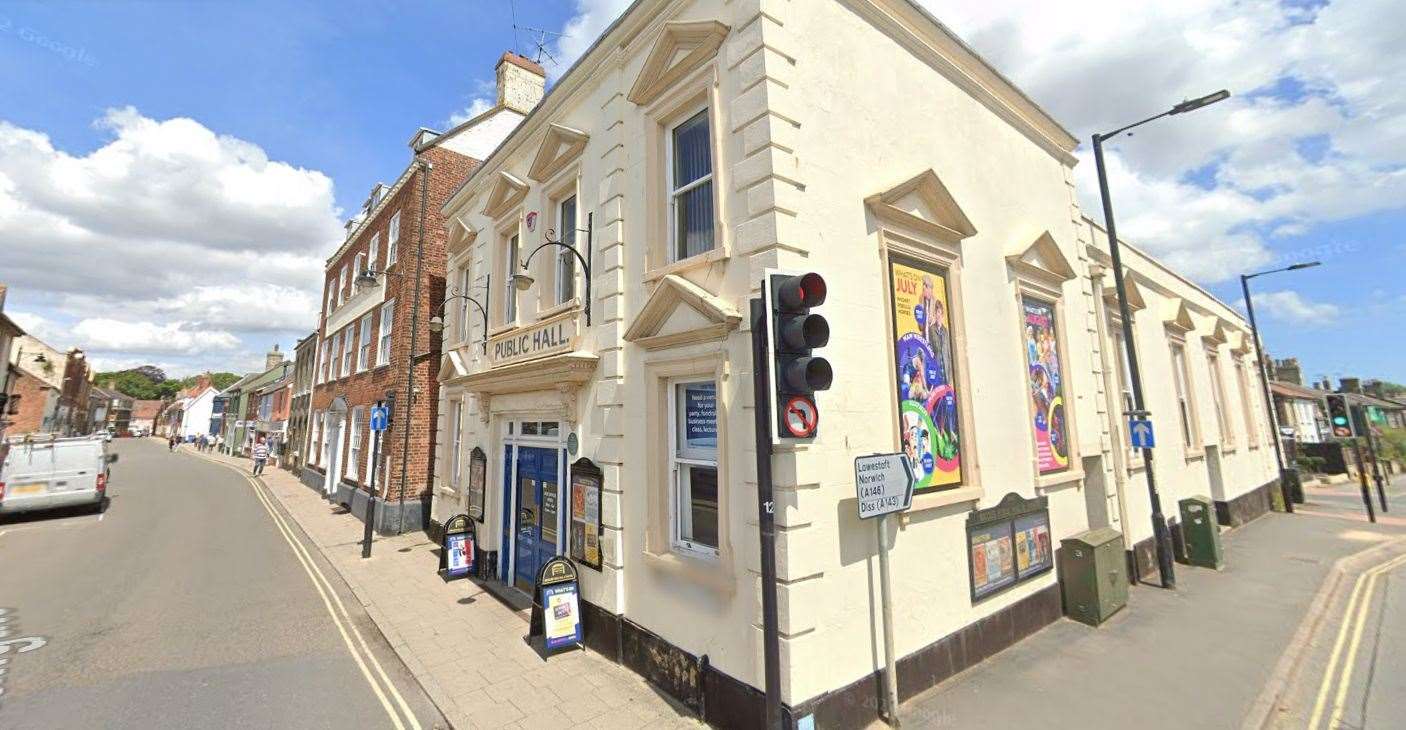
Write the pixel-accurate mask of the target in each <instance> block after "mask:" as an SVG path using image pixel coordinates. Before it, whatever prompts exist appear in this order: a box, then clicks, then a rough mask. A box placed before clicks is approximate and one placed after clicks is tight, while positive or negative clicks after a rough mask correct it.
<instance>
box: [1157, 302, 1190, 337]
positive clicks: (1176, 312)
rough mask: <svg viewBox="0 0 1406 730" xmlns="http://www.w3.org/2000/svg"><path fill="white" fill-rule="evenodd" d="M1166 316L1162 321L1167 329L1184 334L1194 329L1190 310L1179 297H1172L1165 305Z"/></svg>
mask: <svg viewBox="0 0 1406 730" xmlns="http://www.w3.org/2000/svg"><path fill="white" fill-rule="evenodd" d="M1166 311H1167V316H1166V318H1165V319H1163V320H1162V321H1163V323H1164V324H1166V325H1167V329H1169V330H1171V331H1173V332H1178V333H1180V334H1183V335H1184V334H1186V333H1188V332H1190V331H1192V330H1194V329H1196V321H1195V320H1193V319H1192V318H1191V311H1190V310H1188V309H1187V308H1186V302H1184V301H1182V300H1180V299H1173V300H1172V301H1171V302H1169V303H1168V305H1167V310H1166Z"/></svg>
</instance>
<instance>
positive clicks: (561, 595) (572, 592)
mask: <svg viewBox="0 0 1406 730" xmlns="http://www.w3.org/2000/svg"><path fill="white" fill-rule="evenodd" d="M533 593H534V600H533V602H532V623H531V627H530V628H529V635H537V634H541V636H542V643H543V647H544V648H545V649H546V652H547V653H548V654H550V653H552V652H555V651H558V650H560V649H563V648H567V647H573V646H575V647H581V648H583V649H584V648H585V644H583V643H582V642H583V641H584V639H585V633H584V631H583V629H582V627H581V597H580V583H579V582H578V575H577V573H576V565H575V564H573V563H572V562H571V559H570V558H567V557H565V556H560V555H559V556H557V557H555V558H552V559H551V560H548V561H547V562H546V563H544V564H543V565H542V569H541V570H539V571H538V572H537V587H536V590H535V591H533Z"/></svg>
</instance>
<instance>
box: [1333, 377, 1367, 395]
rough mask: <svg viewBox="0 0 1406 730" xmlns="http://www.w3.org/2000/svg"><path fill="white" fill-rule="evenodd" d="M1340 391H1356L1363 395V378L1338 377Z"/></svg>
mask: <svg viewBox="0 0 1406 730" xmlns="http://www.w3.org/2000/svg"><path fill="white" fill-rule="evenodd" d="M1338 392H1339V393H1356V394H1358V395H1361V394H1362V379H1361V378H1338Z"/></svg>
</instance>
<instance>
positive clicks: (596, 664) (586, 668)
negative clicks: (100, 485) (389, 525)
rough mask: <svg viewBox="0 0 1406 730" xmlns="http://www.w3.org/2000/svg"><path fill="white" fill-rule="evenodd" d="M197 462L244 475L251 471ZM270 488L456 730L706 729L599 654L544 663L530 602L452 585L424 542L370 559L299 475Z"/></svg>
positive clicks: (210, 458) (382, 548) (382, 543)
mask: <svg viewBox="0 0 1406 730" xmlns="http://www.w3.org/2000/svg"><path fill="white" fill-rule="evenodd" d="M189 457H190V458H192V459H203V460H206V461H207V462H215V463H218V464H222V465H224V466H226V467H228V468H232V469H239V470H242V471H246V472H247V470H248V469H249V464H250V462H249V460H248V459H244V458H239V457H231V456H226V455H221V454H197V453H195V452H190V453H189ZM260 481H261V483H262V484H263V485H264V486H265V487H266V488H267V490H268V491H269V493H270V494H271V495H272V497H273V498H274V499H275V501H277V502H278V503H279V504H280V505H281V507H282V508H283V509H284V510H286V511H287V513H288V515H289V516H290V517H291V518H292V519H293V520H294V521H296V522H297V523H298V525H299V526H300V527H301V529H302V531H303V532H304V533H305V534H306V536H307V538H308V540H309V541H310V542H311V544H313V545H315V546H316V548H317V550H319V551H320V552H321V553H322V555H324V556H325V557H326V559H327V561H328V562H329V563H330V565H331V566H332V567H333V568H334V569H335V570H336V572H337V573H338V574H339V575H340V576H341V578H342V579H343V580H345V581H346V583H347V584H348V585H349V586H350V588H351V591H352V593H353V594H354V596H355V602H356V603H357V604H358V605H359V606H361V607H364V608H365V610H366V612H367V613H368V614H369V615H370V616H371V618H372V619H374V620H375V623H376V625H377V627H379V629H380V632H381V633H382V634H383V635H384V636H385V637H386V639H387V640H388V641H389V643H390V645H391V647H393V648H394V650H395V652H396V654H397V655H399V657H400V659H401V660H402V661H403V662H404V664H405V666H407V667H408V668H409V669H410V671H411V672H413V674H414V676H415V678H416V679H417V680H418V682H419V684H420V686H421V687H423V688H424V690H425V692H426V693H427V694H428V695H429V697H430V698H431V699H432V700H433V701H434V703H435V705H436V706H437V707H438V708H439V710H440V711H441V712H443V714H444V716H445V718H447V720H448V722H449V723H450V724H451V725H452V726H453V727H454V728H456V729H457V730H469V729H471V728H472V729H475V730H478V729H487V728H546V727H551V728H568V727H581V728H611V729H612V730H629V729H631V728H678V727H688V728H697V727H701V726H702V725H701V723H700V722H698V720H697V719H696V717H695V716H693V715H692V714H690V713H689V712H688V711H687V710H686V709H685V708H683V707H682V706H681V705H679V704H677V703H675V702H674V701H673V700H672V699H670V698H668V697H667V696H666V695H664V694H663V693H662V692H660V691H659V690H657V689H656V688H654V687H652V686H651V685H650V684H649V683H647V682H645V681H644V680H643V679H642V678H640V676H639V675H637V674H635V673H634V672H631V671H629V670H628V669H625V668H624V667H622V666H620V665H619V664H616V663H615V662H612V661H610V660H608V659H606V658H604V657H602V656H600V655H598V654H595V653H594V652H589V651H568V652H564V653H558V654H553V655H552V656H550V657H549V658H546V659H544V658H543V657H542V656H541V655H539V654H538V652H537V651H536V650H535V649H534V648H533V647H532V646H530V645H529V644H528V643H527V641H526V640H525V639H526V636H527V633H528V619H529V614H528V611H527V610H526V608H525V607H526V606H527V604H528V602H527V601H512V600H505V599H503V598H500V597H499V594H497V593H494V592H492V591H490V590H488V589H487V588H485V586H484V584H482V583H480V582H478V581H477V580H476V579H468V578H465V579H460V580H454V581H449V582H446V581H444V580H443V579H441V578H440V576H439V574H438V573H437V572H436V571H437V569H438V567H439V553H438V550H439V546H438V545H437V544H435V543H432V542H430V541H429V540H428V539H427V538H426V536H425V534H424V533H422V532H414V533H407V534H404V535H398V536H395V537H381V536H377V537H376V539H375V542H374V543H373V545H372V557H371V558H370V559H362V557H361V538H362V533H363V525H362V523H361V522H360V521H359V520H357V519H356V518H355V517H353V516H352V515H350V514H348V513H347V511H346V509H345V508H343V507H341V506H339V505H335V504H331V503H329V502H327V501H326V500H324V499H323V498H322V496H321V493H320V492H317V491H314V490H312V489H309V488H308V487H307V486H306V485H304V484H302V483H301V482H300V481H299V480H298V479H297V478H296V477H295V476H293V474H292V473H291V472H288V471H286V470H283V469H279V468H276V467H269V468H268V469H266V470H265V471H264V474H263V477H262V478H261V480H260Z"/></svg>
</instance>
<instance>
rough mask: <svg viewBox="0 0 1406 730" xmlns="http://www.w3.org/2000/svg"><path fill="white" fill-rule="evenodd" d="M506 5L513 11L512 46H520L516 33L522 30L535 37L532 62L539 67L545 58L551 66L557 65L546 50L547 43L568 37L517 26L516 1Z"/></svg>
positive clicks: (510, 0)
mask: <svg viewBox="0 0 1406 730" xmlns="http://www.w3.org/2000/svg"><path fill="white" fill-rule="evenodd" d="M508 4H509V6H510V7H511V8H512V11H513V45H514V46H518V47H520V46H521V44H520V43H519V41H518V32H519V31H524V30H525V31H528V32H529V33H533V34H535V35H536V38H535V39H534V40H533V41H532V45H534V46H537V54H536V56H535V57H534V58H533V59H532V60H533V62H535V63H537V64H538V65H541V63H542V57H543V56H545V57H546V58H547V59H548V60H550V61H551V62H552V65H553V66H555V65H557V59H556V57H555V56H553V55H552V52H551V51H549V50H547V42H548V41H549V40H551V39H553V38H566V37H568V36H567V34H565V33H558V32H556V31H552V30H545V29H543V28H534V27H532V26H530V25H518V22H517V0H509V2H508ZM514 50H517V48H514Z"/></svg>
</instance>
